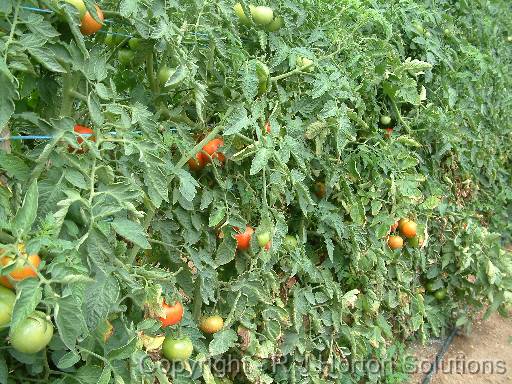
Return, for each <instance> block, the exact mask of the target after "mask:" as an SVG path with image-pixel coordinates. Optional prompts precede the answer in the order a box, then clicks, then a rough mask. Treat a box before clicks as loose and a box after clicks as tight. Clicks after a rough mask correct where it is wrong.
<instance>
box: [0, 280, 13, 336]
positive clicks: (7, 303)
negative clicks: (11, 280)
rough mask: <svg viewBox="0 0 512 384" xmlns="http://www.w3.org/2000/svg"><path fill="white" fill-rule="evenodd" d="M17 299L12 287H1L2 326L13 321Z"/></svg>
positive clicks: (0, 320)
mask: <svg viewBox="0 0 512 384" xmlns="http://www.w3.org/2000/svg"><path fill="white" fill-rule="evenodd" d="M15 300H16V295H15V294H14V293H13V292H12V291H11V290H10V289H7V288H4V287H0V327H3V326H4V325H7V324H9V323H10V322H11V317H12V308H13V307H14V301H15Z"/></svg>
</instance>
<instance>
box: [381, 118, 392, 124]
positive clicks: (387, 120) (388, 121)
mask: <svg viewBox="0 0 512 384" xmlns="http://www.w3.org/2000/svg"><path fill="white" fill-rule="evenodd" d="M380 123H381V124H382V125H384V126H387V125H389V124H391V116H381V117H380Z"/></svg>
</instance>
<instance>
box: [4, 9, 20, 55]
mask: <svg viewBox="0 0 512 384" xmlns="http://www.w3.org/2000/svg"><path fill="white" fill-rule="evenodd" d="M19 11H20V0H18V1H17V2H16V9H15V10H14V17H13V20H12V24H11V32H10V33H9V39H7V42H6V43H5V47H4V50H5V55H4V63H6V64H7V55H8V54H9V45H11V43H12V41H13V38H14V31H15V30H16V26H17V24H18V14H19Z"/></svg>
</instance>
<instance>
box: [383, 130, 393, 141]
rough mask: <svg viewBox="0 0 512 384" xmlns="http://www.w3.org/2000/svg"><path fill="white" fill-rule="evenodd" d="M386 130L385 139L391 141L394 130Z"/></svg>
mask: <svg viewBox="0 0 512 384" xmlns="http://www.w3.org/2000/svg"><path fill="white" fill-rule="evenodd" d="M384 130H385V131H386V133H385V134H384V137H385V138H386V139H389V138H390V137H391V135H392V134H393V128H386V129H384Z"/></svg>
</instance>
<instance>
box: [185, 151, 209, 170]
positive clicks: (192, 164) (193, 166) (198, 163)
mask: <svg viewBox="0 0 512 384" xmlns="http://www.w3.org/2000/svg"><path fill="white" fill-rule="evenodd" d="M204 165H205V160H204V154H203V152H198V153H197V154H196V156H195V157H192V158H191V159H189V160H188V166H189V168H190V170H191V171H200V170H201V169H203V168H204Z"/></svg>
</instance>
